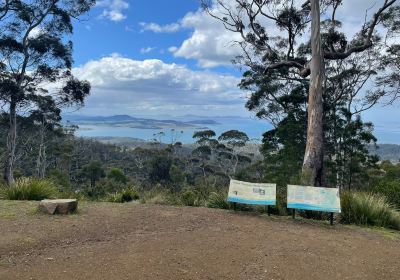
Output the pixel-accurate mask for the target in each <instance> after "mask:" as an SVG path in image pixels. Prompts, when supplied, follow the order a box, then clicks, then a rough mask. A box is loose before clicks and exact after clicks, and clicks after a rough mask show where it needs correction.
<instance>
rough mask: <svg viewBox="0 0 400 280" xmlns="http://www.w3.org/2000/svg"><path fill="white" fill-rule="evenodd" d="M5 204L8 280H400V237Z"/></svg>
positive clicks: (186, 211)
mask: <svg viewBox="0 0 400 280" xmlns="http://www.w3.org/2000/svg"><path fill="white" fill-rule="evenodd" d="M36 205H37V204H36V203H34V202H4V201H0V279H1V280H15V279H40V280H41V279H57V280H62V279H111V280H113V279H117V280H119V279H152V280H156V279H171V280H177V279H246V280H247V279H397V280H398V279H400V239H398V238H399V235H398V234H395V233H389V232H378V231H375V230H367V229H363V228H358V227H347V226H342V225H335V226H334V227H330V226H329V225H327V224H322V223H320V222H319V223H316V222H310V221H301V220H296V221H293V220H291V219H285V218H277V217H266V216H257V215H252V214H249V213H234V212H230V211H224V210H214V209H206V208H187V207H170V206H155V205H140V204H132V203H131V204H109V203H81V205H80V211H79V213H78V214H75V215H70V216H46V215H43V214H37V213H35V208H36Z"/></svg>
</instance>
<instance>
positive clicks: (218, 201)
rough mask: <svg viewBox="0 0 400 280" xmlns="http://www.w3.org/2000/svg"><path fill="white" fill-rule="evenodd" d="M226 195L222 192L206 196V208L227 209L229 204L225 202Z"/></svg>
mask: <svg viewBox="0 0 400 280" xmlns="http://www.w3.org/2000/svg"><path fill="white" fill-rule="evenodd" d="M226 197H227V194H226V193H222V192H212V193H210V195H209V196H208V200H207V207H209V208H219V209H229V202H228V201H227V200H226Z"/></svg>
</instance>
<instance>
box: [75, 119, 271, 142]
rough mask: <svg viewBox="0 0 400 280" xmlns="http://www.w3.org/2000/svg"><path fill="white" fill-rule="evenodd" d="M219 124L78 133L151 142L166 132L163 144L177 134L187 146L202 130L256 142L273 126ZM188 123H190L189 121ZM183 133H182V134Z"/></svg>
mask: <svg viewBox="0 0 400 280" xmlns="http://www.w3.org/2000/svg"><path fill="white" fill-rule="evenodd" d="M213 120H215V121H216V122H218V124H216V125H204V126H201V125H199V128H180V127H176V128H175V131H177V132H178V133H173V132H171V129H170V128H168V129H139V128H129V127H119V126H112V125H103V124H101V125H100V124H99V125H97V124H95V125H79V130H78V131H77V133H76V134H77V135H78V136H83V137H99V136H111V137H133V138H139V139H143V140H151V139H153V138H154V134H157V133H160V132H164V134H165V136H163V137H162V142H165V143H168V142H169V141H170V139H171V137H172V136H173V135H174V137H175V135H176V134H177V135H178V141H181V142H183V143H185V144H188V143H193V142H194V141H193V138H192V136H193V133H194V132H195V131H198V130H202V129H212V130H214V131H215V133H216V134H217V136H219V135H220V134H221V133H223V132H225V131H227V130H231V129H236V130H240V131H243V132H245V133H247V135H248V136H249V137H250V138H251V139H254V140H256V141H257V140H258V141H261V139H262V134H263V133H264V132H266V131H267V130H269V129H271V125H270V124H269V123H268V122H267V121H265V120H258V119H255V118H215V119H213ZM180 121H182V120H180ZM187 121H190V119H189V120H187ZM181 131H182V133H181Z"/></svg>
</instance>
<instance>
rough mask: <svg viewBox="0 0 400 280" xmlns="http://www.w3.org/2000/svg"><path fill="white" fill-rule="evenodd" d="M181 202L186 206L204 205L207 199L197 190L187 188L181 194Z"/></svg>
mask: <svg viewBox="0 0 400 280" xmlns="http://www.w3.org/2000/svg"><path fill="white" fill-rule="evenodd" d="M180 202H181V204H182V205H184V206H203V205H204V204H205V199H204V198H203V197H202V196H201V194H200V193H198V192H197V191H195V190H185V191H183V192H182V193H181V194H180Z"/></svg>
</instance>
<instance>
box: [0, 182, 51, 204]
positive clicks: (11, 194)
mask: <svg viewBox="0 0 400 280" xmlns="http://www.w3.org/2000/svg"><path fill="white" fill-rule="evenodd" d="M57 194H58V191H57V187H56V185H55V184H54V182H53V181H51V180H43V179H36V178H21V179H18V180H17V181H16V182H15V184H14V185H12V186H9V187H3V188H2V197H3V198H4V199H9V200H42V199H46V198H55V197H56V196H57Z"/></svg>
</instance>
